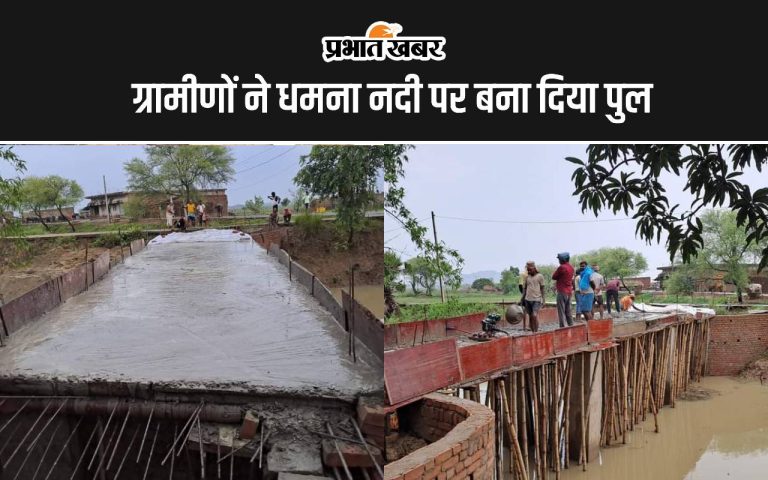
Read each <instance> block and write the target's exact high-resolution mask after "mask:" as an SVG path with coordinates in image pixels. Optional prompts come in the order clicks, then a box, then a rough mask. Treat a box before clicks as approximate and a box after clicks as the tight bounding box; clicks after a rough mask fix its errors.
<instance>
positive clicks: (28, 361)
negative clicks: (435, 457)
mask: <svg viewBox="0 0 768 480" xmlns="http://www.w3.org/2000/svg"><path fill="white" fill-rule="evenodd" d="M347 342H348V337H347V334H346V333H345V332H344V331H343V329H342V328H341V327H340V326H339V325H338V324H337V323H336V322H335V321H334V319H333V318H332V317H331V315H330V314H329V313H328V312H326V311H325V310H324V309H322V308H321V307H320V306H319V305H318V304H317V302H316V301H315V299H313V298H312V297H311V296H310V295H309V294H308V293H307V292H306V291H305V290H304V289H303V288H302V287H301V286H300V285H298V284H296V283H291V282H290V281H289V278H288V273H287V271H286V269H285V268H283V267H282V266H281V265H280V264H279V263H278V262H277V261H276V260H275V259H274V258H271V257H269V256H268V255H267V253H266V252H265V251H264V250H263V249H261V248H260V247H259V246H258V245H256V244H255V242H252V241H250V240H248V241H241V242H230V243H226V242H216V243H176V244H165V245H153V246H150V247H149V248H148V249H147V250H145V251H143V252H141V253H140V254H138V255H135V256H133V257H130V258H127V259H126V260H125V263H124V264H123V265H119V266H117V267H116V268H115V269H113V271H111V272H110V273H109V275H107V276H106V277H105V278H104V279H103V280H101V281H100V282H98V283H97V284H95V285H93V286H92V287H91V288H90V289H89V290H88V291H87V292H84V293H83V294H81V295H78V296H76V297H74V298H72V299H70V300H69V301H67V302H66V303H64V304H62V305H61V306H59V307H58V308H56V309H55V310H53V311H51V312H49V313H48V314H46V315H45V316H44V317H43V318H41V319H39V320H38V321H36V322H34V323H32V324H30V325H28V326H26V327H25V328H23V329H22V330H20V331H19V332H17V333H16V334H15V335H13V337H12V338H10V339H9V340H8V341H7V346H6V347H4V348H2V349H0V376H29V377H37V378H40V377H42V378H53V377H55V378H60V379H67V380H70V381H73V380H77V381H80V380H95V379H99V380H105V381H130V382H155V383H166V384H174V383H175V384H180V385H189V386H190V387H191V388H194V387H197V386H201V387H212V388H217V389H222V388H224V389H226V388H232V389H238V390H243V389H247V390H249V391H255V392H263V393H283V392H284V393H303V394H323V395H356V394H357V393H361V392H369V391H377V390H382V389H383V380H382V378H383V375H382V372H383V367H382V366H381V363H380V362H379V361H378V360H377V359H376V358H375V356H374V355H372V354H371V353H370V352H368V351H367V350H366V349H365V348H364V347H363V346H362V345H361V344H358V349H357V352H358V358H357V362H356V363H354V362H353V361H352V358H351V357H350V356H348V354H347V345H348V343H347Z"/></svg>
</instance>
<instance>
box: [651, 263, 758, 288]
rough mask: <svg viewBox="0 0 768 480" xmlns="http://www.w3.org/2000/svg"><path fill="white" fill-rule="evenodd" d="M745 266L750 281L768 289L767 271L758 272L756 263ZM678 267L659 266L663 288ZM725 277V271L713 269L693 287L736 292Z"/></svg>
mask: <svg viewBox="0 0 768 480" xmlns="http://www.w3.org/2000/svg"><path fill="white" fill-rule="evenodd" d="M744 266H745V267H746V269H747V277H748V278H749V283H757V284H760V285H762V289H763V291H766V290H768V276H766V273H765V272H761V273H760V274H758V273H757V265H756V264H749V265H744ZM676 268H677V266H676V265H667V266H664V267H658V268H657V269H658V270H661V273H659V275H658V276H657V277H656V280H657V281H658V282H659V284H660V288H661V289H664V282H665V281H666V280H669V277H670V275H671V274H672V272H674V271H675V269H676ZM724 277H725V272H719V271H717V270H712V271H711V272H710V274H709V275H707V276H706V277H702V278H698V279H696V280H695V281H694V286H693V289H694V291H696V292H727V293H733V292H735V291H736V287H735V286H734V285H732V284H729V283H726V282H725V281H724V280H723V278H724Z"/></svg>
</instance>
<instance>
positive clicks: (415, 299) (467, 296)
mask: <svg viewBox="0 0 768 480" xmlns="http://www.w3.org/2000/svg"><path fill="white" fill-rule="evenodd" d="M446 297H447V298H455V299H457V300H458V301H459V302H463V303H495V302H517V301H520V294H519V293H518V294H508V295H504V294H502V293H487V292H446ZM395 300H397V303H400V304H404V305H413V304H419V305H421V304H430V303H440V292H437V293H436V294H433V295H432V296H427V295H423V294H422V295H395ZM551 300H552V301H554V297H552V299H551Z"/></svg>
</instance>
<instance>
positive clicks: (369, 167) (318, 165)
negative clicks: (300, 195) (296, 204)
mask: <svg viewBox="0 0 768 480" xmlns="http://www.w3.org/2000/svg"><path fill="white" fill-rule="evenodd" d="M405 149H406V147H405V146H404V145H315V146H313V147H312V150H311V151H310V153H309V155H302V157H301V169H300V170H299V173H297V174H296V177H295V178H294V182H295V183H296V185H298V186H300V187H302V188H304V189H306V190H309V191H311V192H314V193H315V194H316V195H319V196H321V197H329V198H330V197H335V198H336V199H337V205H336V221H337V222H338V223H339V224H340V225H342V226H343V228H344V230H345V231H346V232H347V242H348V243H349V244H350V245H351V244H352V240H353V237H354V234H355V232H356V231H358V230H360V229H361V228H362V227H363V226H364V225H365V211H366V209H367V207H368V205H369V204H370V203H371V202H372V201H373V199H374V193H375V190H374V189H373V188H372V187H371V186H372V185H375V182H376V180H377V179H378V178H379V177H380V176H381V174H382V169H384V168H385V166H386V165H389V164H391V163H392V162H395V161H397V160H396V159H397V158H398V157H400V156H401V155H403V153H404V152H405Z"/></svg>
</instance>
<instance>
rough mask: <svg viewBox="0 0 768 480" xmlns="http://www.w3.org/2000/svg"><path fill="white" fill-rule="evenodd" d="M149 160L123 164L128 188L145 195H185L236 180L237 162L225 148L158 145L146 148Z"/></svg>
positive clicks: (185, 197)
mask: <svg viewBox="0 0 768 480" xmlns="http://www.w3.org/2000/svg"><path fill="white" fill-rule="evenodd" d="M144 150H145V151H146V153H147V159H146V160H143V159H140V158H134V159H132V160H130V161H128V162H126V163H125V164H124V165H123V168H124V170H125V173H126V174H127V175H128V187H129V188H130V189H131V190H134V191H137V192H143V193H163V194H166V195H183V196H184V201H185V202H188V201H190V200H193V199H194V198H193V196H194V192H195V191H196V190H199V189H204V188H209V187H219V186H221V185H225V184H226V183H227V182H229V181H230V180H232V178H233V177H234V173H235V171H234V169H233V168H232V164H233V163H234V161H235V159H234V157H233V156H232V154H231V152H230V150H229V148H228V147H224V146H221V145H155V146H149V147H146V148H145V149H144Z"/></svg>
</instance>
